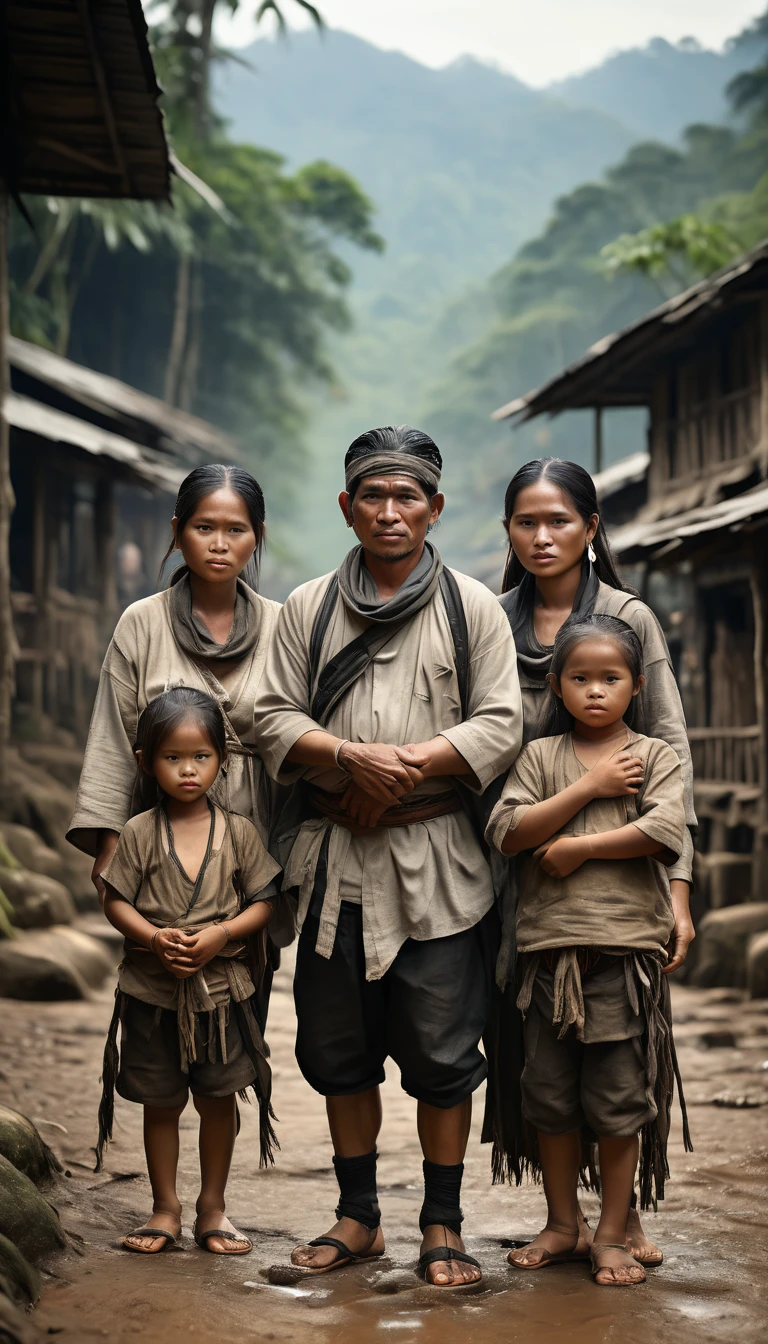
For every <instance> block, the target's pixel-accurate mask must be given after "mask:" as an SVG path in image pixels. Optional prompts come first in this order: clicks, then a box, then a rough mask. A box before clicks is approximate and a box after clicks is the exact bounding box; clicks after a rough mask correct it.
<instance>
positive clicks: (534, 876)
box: [486, 733, 687, 952]
mask: <svg viewBox="0 0 768 1344" xmlns="http://www.w3.org/2000/svg"><path fill="white" fill-rule="evenodd" d="M620 750H622V751H623V750H626V751H630V752H631V753H632V754H633V755H634V756H639V757H640V760H641V761H642V762H643V773H644V777H645V782H644V784H643V787H642V789H641V790H640V793H639V794H638V795H637V796H635V795H627V796H626V797H624V798H595V799H593V800H592V802H590V803H588V804H587V806H586V807H584V808H582V809H581V811H580V812H577V813H576V815H575V816H574V817H572V818H571V820H570V821H569V822H567V824H566V825H565V826H563V828H562V830H560V831H558V832H557V835H558V836H575V835H599V834H602V833H603V832H605V831H615V830H618V829H619V828H620V827H622V826H626V825H627V824H628V823H632V824H633V825H635V826H637V827H638V829H639V830H641V831H644V832H645V834H646V835H649V836H651V837H652V839H654V840H656V841H658V843H659V844H660V845H663V846H664V847H665V848H666V849H668V850H670V851H671V853H672V854H673V855H674V856H675V858H677V857H678V856H679V854H680V851H681V849H682V847H683V843H684V839H685V835H686V833H687V832H686V825H685V803H684V798H683V777H682V767H681V765H680V761H679V760H678V757H677V755H676V754H675V752H674V751H673V750H672V748H671V747H670V746H668V745H667V744H666V742H660V741H659V740H658V739H655V738H650V737H644V736H643V735H642V734H640V733H629V734H628V742H627V745H626V747H625V748H624V747H622V748H621V749H620ZM586 773H587V767H586V766H585V765H583V764H582V763H581V761H580V760H579V759H578V757H577V755H576V751H575V750H574V744H573V736H572V734H571V733H565V734H563V735H562V736H560V737H540V738H538V739H537V740H536V741H535V742H529V743H528V745H527V746H526V747H524V748H523V750H522V751H521V753H520V755H519V756H518V758H517V760H516V761H515V764H514V766H513V768H512V770H511V771H510V773H509V776H508V778H507V782H506V784H505V785H504V791H503V793H502V795H501V799H500V801H499V802H498V803H497V804H496V806H495V808H494V809H493V812H492V813H491V818H490V821H489V823H488V830H487V832H486V834H487V838H488V840H489V842H490V843H491V844H494V845H495V846H496V847H497V848H499V847H500V846H501V843H502V841H503V839H504V836H505V835H506V834H507V832H508V830H514V829H515V828H516V827H517V826H518V825H519V824H520V822H521V821H522V819H523V817H524V816H525V813H526V812H528V811H529V809H530V808H531V807H533V806H534V804H536V803H541V802H543V801H544V800H545V799H547V798H553V797H554V796H555V795H556V794H558V793H562V792H563V790H564V789H567V788H569V787H570V785H571V784H575V783H577V782H578V780H580V779H582V778H583V777H584V775H585V774H586ZM517 862H518V864H519V868H520V872H519V883H518V890H519V896H518V905H517V946H518V949H519V951H521V952H538V951H541V950H542V949H544V948H560V947H574V946H579V947H612V948H622V949H626V948H643V949H647V950H652V951H660V950H662V949H663V948H664V947H665V946H666V944H667V942H668V940H669V937H670V934H671V933H672V929H673V928H674V922H675V921H674V917H673V915H672V903H671V900H670V894H669V879H668V877H667V872H666V869H665V867H664V866H663V865H662V864H661V863H660V862H659V861H658V860H657V859H654V858H649V857H643V858H635V859H589V860H588V861H587V862H586V863H583V864H582V865H581V867H580V868H577V869H576V871H575V872H573V873H570V874H569V876H568V877H563V878H559V877H550V876H549V875H548V874H547V873H545V872H544V869H543V868H542V866H541V863H540V862H539V860H538V859H537V858H535V857H534V855H533V854H531V853H528V854H523V855H521V856H520V857H519V858H518V860H517Z"/></svg>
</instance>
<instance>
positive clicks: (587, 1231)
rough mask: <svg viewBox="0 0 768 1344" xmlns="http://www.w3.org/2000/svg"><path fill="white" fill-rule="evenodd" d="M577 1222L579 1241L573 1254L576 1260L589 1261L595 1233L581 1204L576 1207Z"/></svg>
mask: <svg viewBox="0 0 768 1344" xmlns="http://www.w3.org/2000/svg"><path fill="white" fill-rule="evenodd" d="M576 1221H577V1224H578V1228H579V1240H578V1241H577V1243H576V1249H575V1250H574V1252H573V1259H574V1260H588V1259H589V1248H590V1246H591V1245H592V1240H593V1238H594V1235H595V1234H594V1232H593V1231H592V1228H591V1227H590V1226H589V1223H588V1222H587V1220H586V1218H585V1216H584V1214H583V1212H582V1208H581V1205H580V1204H577V1205H576Z"/></svg>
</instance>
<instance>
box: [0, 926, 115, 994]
mask: <svg viewBox="0 0 768 1344" xmlns="http://www.w3.org/2000/svg"><path fill="white" fill-rule="evenodd" d="M112 969H113V964H112V959H111V957H110V955H109V953H108V951H107V950H106V949H105V947H104V946H103V945H102V944H101V943H99V942H97V941H96V939H95V938H89V937H88V935H87V934H84V933H80V931H79V930H77V929H71V928H68V927H66V926H65V925H57V926H56V927H54V928H52V929H41V930H38V931H33V932H30V933H22V934H20V935H19V936H18V937H17V938H14V939H12V940H11V941H3V942H0V997H4V998H7V999H28V1000H36V1001H40V1002H52V1001H55V1000H66V999H70V1000H71V999H84V998H87V997H88V991H89V990H90V989H98V987H99V986H100V985H101V984H102V983H103V981H104V979H105V977H106V976H107V975H109V974H110V973H111V972H112Z"/></svg>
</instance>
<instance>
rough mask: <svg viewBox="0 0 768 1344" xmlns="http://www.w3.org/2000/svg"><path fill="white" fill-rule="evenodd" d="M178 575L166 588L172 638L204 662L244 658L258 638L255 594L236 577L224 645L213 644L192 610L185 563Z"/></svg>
mask: <svg viewBox="0 0 768 1344" xmlns="http://www.w3.org/2000/svg"><path fill="white" fill-rule="evenodd" d="M180 573H181V577H180V578H178V579H176V580H175V582H173V583H172V586H171V587H170V589H169V590H168V604H169V607H170V613H171V626H172V628H173V637H174V639H175V640H176V643H177V644H178V646H179V648H180V649H182V650H183V652H184V653H186V654H187V655H188V656H189V657H190V658H195V659H196V658H204V659H205V660H206V661H207V662H231V661H234V660H235V659H238V658H245V656H246V654H249V653H250V652H251V650H252V649H253V648H254V647H255V645H256V642H257V640H258V638H259V620H258V613H257V611H256V594H255V593H254V592H253V589H252V588H249V587H248V585H247V583H243V580H242V579H238V580H237V594H236V596H235V614H234V618H233V621H232V629H231V630H230V632H229V634H228V636H227V641H226V643H225V644H217V643H216V640H215V639H214V638H213V635H212V634H211V632H210V630H209V629H208V627H207V625H206V624H205V623H204V622H203V621H201V620H200V617H199V616H195V614H194V612H193V610H192V585H191V583H190V580H189V570H188V569H187V567H186V565H185V566H183V568H182V570H181V571H180Z"/></svg>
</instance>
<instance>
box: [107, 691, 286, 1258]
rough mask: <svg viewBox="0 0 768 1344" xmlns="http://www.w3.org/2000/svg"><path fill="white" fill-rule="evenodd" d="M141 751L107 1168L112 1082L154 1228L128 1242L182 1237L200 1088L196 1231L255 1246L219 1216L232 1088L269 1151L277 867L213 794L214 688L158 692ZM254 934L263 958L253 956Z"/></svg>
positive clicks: (235, 1246)
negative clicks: (187, 1131)
mask: <svg viewBox="0 0 768 1344" xmlns="http://www.w3.org/2000/svg"><path fill="white" fill-rule="evenodd" d="M135 753H136V759H137V762H138V766H139V770H140V772H141V779H142V781H143V782H144V783H145V784H147V785H149V786H150V788H151V791H152V793H153V794H154V798H155V800H156V805H155V806H154V807H152V808H151V809H150V810H149V811H147V812H141V813H140V814H139V815H138V816H135V817H133V818H131V820H129V821H127V822H126V824H125V826H124V828H123V830H122V832H121V834H120V838H119V840H118V842H117V847H116V849H115V852H114V854H113V855H112V857H111V859H110V861H109V863H108V864H107V865H106V867H105V868H104V870H103V877H104V882H105V885H106V897H105V906H104V910H105V914H106V916H107V918H108V919H109V921H110V923H111V924H114V926H115V928H117V929H119V930H120V932H121V933H123V934H124V935H125V957H124V959H123V961H122V963H121V965H120V970H119V973H118V988H117V994H116V1004H115V1013H114V1016H113V1019H112V1025H111V1027H110V1032H109V1036H108V1038H107V1045H106V1049H105V1052H104V1095H103V1097H102V1103H101V1107H100V1110H99V1144H98V1150H97V1157H98V1161H97V1170H98V1169H100V1166H101V1160H102V1154H103V1150H104V1145H105V1144H106V1142H107V1140H108V1139H110V1138H111V1136H112V1116H113V1107H114V1087H115V1085H116V1086H117V1091H118V1092H119V1093H120V1096H121V1097H125V1098H126V1100H128V1101H135V1102H138V1103H139V1104H141V1105H143V1107H144V1147H145V1151H146V1155H147V1167H148V1170H149V1179H150V1183H151V1185H152V1194H153V1200H154V1202H153V1213H152V1217H151V1218H150V1219H149V1220H148V1222H147V1225H146V1227H142V1228H139V1229H138V1230H137V1231H135V1232H132V1233H130V1234H129V1235H128V1236H126V1237H124V1238H123V1245H124V1246H125V1248H126V1250H129V1251H138V1252H143V1253H145V1254H156V1253H157V1252H158V1251H163V1250H166V1249H167V1248H168V1247H169V1246H173V1245H174V1244H175V1243H176V1241H177V1240H178V1238H179V1236H180V1234H181V1205H180V1203H179V1200H178V1197H177V1194H176V1168H177V1163H178V1156H179V1116H180V1115H181V1113H182V1111H183V1110H184V1107H185V1106H186V1104H187V1101H188V1098H189V1092H190V1091H191V1092H192V1097H193V1100H194V1104H195V1109H196V1110H197V1111H198V1113H199V1115H200V1170H201V1189H200V1195H199V1198H198V1201H197V1221H196V1223H195V1229H194V1237H195V1241H196V1242H197V1244H198V1246H201V1247H202V1248H203V1249H205V1250H208V1251H213V1252H215V1253H217V1254H222V1255H223V1254H237V1255H241V1254H245V1253H246V1252H248V1251H250V1250H251V1249H252V1243H251V1242H250V1241H249V1240H248V1238H247V1237H244V1236H241V1235H240V1233H238V1232H236V1231H235V1229H234V1227H233V1226H232V1224H231V1223H230V1222H229V1220H228V1219H227V1218H226V1217H225V1216H224V1190H225V1187H226V1182H227V1176H228V1174H229V1166H230V1162H231V1160H232V1153H233V1149H234V1144H235V1135H236V1132H237V1128H238V1116H237V1104H236V1094H237V1093H238V1092H241V1093H242V1092H243V1091H244V1090H245V1089H246V1088H247V1087H249V1086H253V1088H254V1091H255V1092H256V1095H257V1097H258V1100H259V1107H260V1118H261V1160H262V1164H265V1163H266V1162H267V1161H271V1160H272V1152H271V1143H273V1142H275V1139H274V1133H273V1131H272V1126H271V1123H270V1116H271V1108H270V1102H269V1097H270V1081H271V1075H270V1069H269V1065H268V1063H267V1054H268V1052H267V1048H266V1045H265V1043H264V1039H263V1036H262V1029H263V1025H264V1024H263V1022H261V1023H260V1022H259V1020H258V1017H257V1013H256V1012H255V1008H256V998H255V995H256V989H257V984H256V983H254V981H257V982H258V980H259V970H258V969H257V968H256V962H257V961H258V960H259V959H260V960H261V962H262V968H263V960H264V950H263V944H264V935H263V933H262V931H263V930H265V929H266V925H267V924H268V922H269V919H270V917H271V915H272V910H273V901H274V898H275V896H276V893H277V888H276V884H275V882H274V878H275V876H276V874H277V873H278V872H279V868H278V865H277V864H276V863H275V862H274V860H273V859H271V858H270V857H269V855H268V854H267V852H266V850H265V849H264V847H263V845H262V843H261V841H260V839H259V836H258V834H257V832H256V829H255V827H254V826H253V825H252V823H251V822H250V821H248V820H247V819H246V818H245V817H241V816H238V815H236V814H234V813H229V812H225V811H223V810H222V809H221V808H219V807H214V805H213V804H212V803H211V801H210V799H209V797H208V792H209V790H210V788H211V786H212V785H213V783H214V781H215V780H216V777H217V775H218V774H219V770H220V769H222V768H223V767H226V762H227V757H226V739H225V725H224V720H223V718H222V714H221V710H220V709H219V706H218V705H217V704H216V702H215V700H212V699H211V698H210V696H207V695H205V694H203V692H202V691H197V690H193V689H191V688H188V687H177V688H176V689H174V690H171V691H167V692H166V693H165V694H164V695H160V696H158V697H157V698H156V699H155V700H153V701H152V702H151V703H150V704H149V705H147V707H146V709H145V710H144V712H143V713H142V715H141V717H140V719H139V723H138V729H137V737H136V746H135ZM259 934H261V935H262V936H261V938H260V939H257V938H256V937H255V936H256V935H259ZM254 944H258V945H259V950H260V958H259V957H254V956H253V955H249V954H252V953H253V949H254ZM118 1025H120V1027H121V1029H122V1030H121V1049H120V1057H119V1072H118V1051H117V1028H118ZM115 1075H117V1078H116V1084H115Z"/></svg>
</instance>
